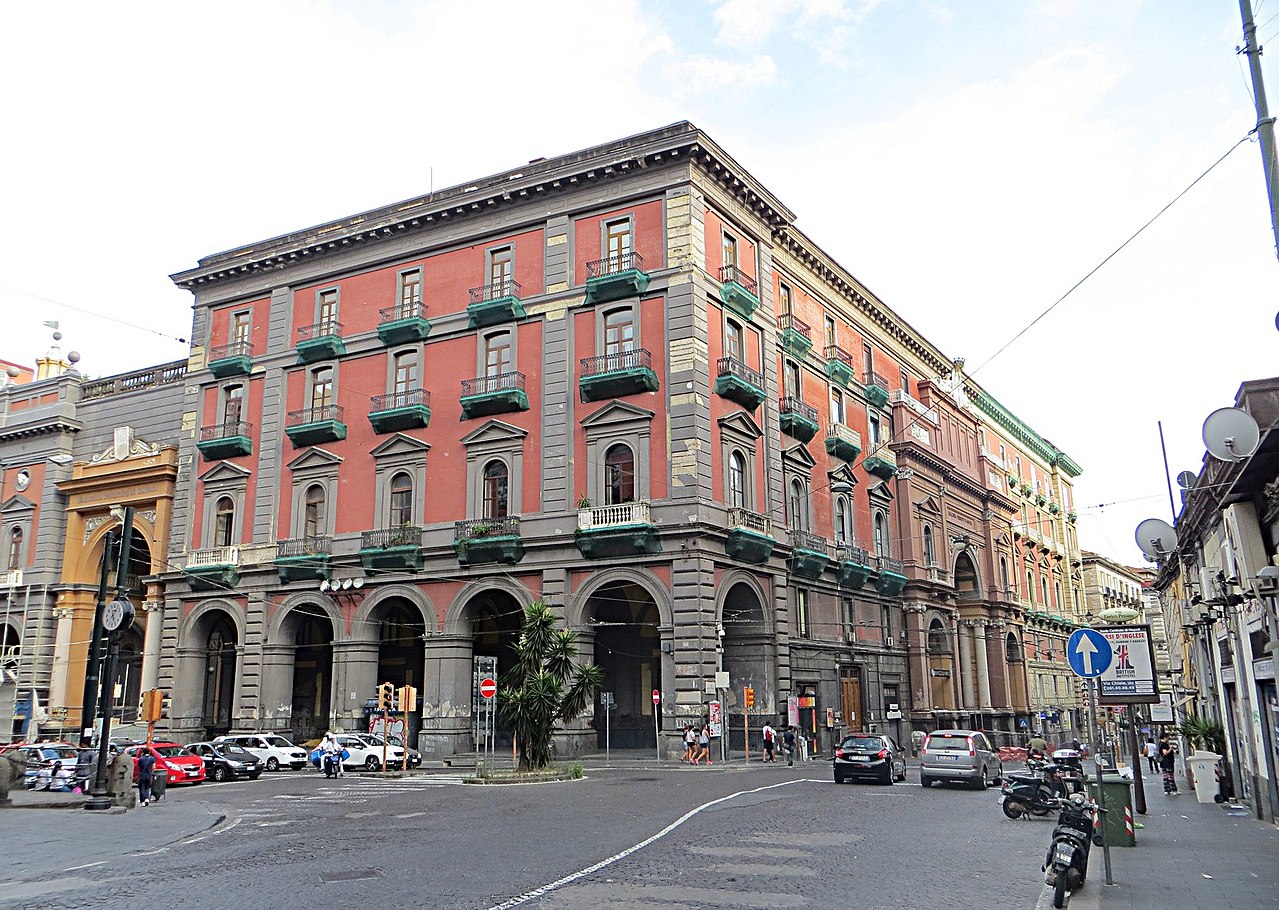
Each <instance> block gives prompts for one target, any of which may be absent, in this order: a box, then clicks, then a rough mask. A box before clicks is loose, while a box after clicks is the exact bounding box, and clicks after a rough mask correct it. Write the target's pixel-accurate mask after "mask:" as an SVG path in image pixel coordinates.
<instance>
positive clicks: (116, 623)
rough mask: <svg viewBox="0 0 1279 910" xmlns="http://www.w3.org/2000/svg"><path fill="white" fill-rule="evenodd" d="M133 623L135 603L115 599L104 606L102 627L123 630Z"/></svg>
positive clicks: (108, 629) (112, 630)
mask: <svg viewBox="0 0 1279 910" xmlns="http://www.w3.org/2000/svg"><path fill="white" fill-rule="evenodd" d="M131 625H133V604H131V603H129V601H127V600H121V599H117V600H113V601H111V603H109V604H107V605H106V606H105V607H103V608H102V628H104V629H106V630H107V631H108V632H123V631H124V630H125V629H127V628H129V626H131Z"/></svg>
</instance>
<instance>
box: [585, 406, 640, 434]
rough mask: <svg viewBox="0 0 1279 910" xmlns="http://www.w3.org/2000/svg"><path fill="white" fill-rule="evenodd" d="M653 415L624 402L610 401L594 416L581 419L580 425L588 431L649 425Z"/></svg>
mask: <svg viewBox="0 0 1279 910" xmlns="http://www.w3.org/2000/svg"><path fill="white" fill-rule="evenodd" d="M654 416H655V415H654V413H653V412H652V411H650V410H648V409H647V408H641V407H638V406H636V405H633V404H627V403H626V402H624V401H611V402H609V403H608V404H606V405H604V407H602V408H600V409H599V410H598V411H596V412H595V413H594V414H591V415H589V416H587V417H583V418H582V420H581V424H582V426H583V427H585V428H586V429H588V430H591V429H599V428H601V427H612V426H614V425H616V424H623V423H636V422H643V423H651V422H652V420H653V417H654Z"/></svg>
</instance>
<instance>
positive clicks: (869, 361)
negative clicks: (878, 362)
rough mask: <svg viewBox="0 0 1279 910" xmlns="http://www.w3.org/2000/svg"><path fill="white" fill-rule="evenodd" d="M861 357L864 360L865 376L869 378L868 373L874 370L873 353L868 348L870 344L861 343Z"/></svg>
mask: <svg viewBox="0 0 1279 910" xmlns="http://www.w3.org/2000/svg"><path fill="white" fill-rule="evenodd" d="M862 357H863V359H865V361H866V378H868V379H869V378H870V374H871V373H873V372H875V353H874V351H872V350H871V349H870V345H869V344H866V343H863V344H862Z"/></svg>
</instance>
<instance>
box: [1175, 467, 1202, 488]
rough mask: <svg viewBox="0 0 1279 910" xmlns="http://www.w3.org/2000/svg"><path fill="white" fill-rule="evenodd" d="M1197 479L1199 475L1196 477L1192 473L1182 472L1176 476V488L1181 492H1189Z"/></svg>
mask: <svg viewBox="0 0 1279 910" xmlns="http://www.w3.org/2000/svg"><path fill="white" fill-rule="evenodd" d="M1198 479H1199V475H1197V474H1196V473H1195V472H1194V471H1182V472H1181V473H1180V474H1178V475H1177V486H1179V487H1181V488H1182V489H1183V490H1189V489H1190V488H1191V487H1193V486H1194V485H1195V481H1196V480H1198Z"/></svg>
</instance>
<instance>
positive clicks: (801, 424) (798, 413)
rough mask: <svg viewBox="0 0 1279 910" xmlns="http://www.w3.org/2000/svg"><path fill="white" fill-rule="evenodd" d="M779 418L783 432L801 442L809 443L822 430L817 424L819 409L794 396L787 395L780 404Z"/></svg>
mask: <svg viewBox="0 0 1279 910" xmlns="http://www.w3.org/2000/svg"><path fill="white" fill-rule="evenodd" d="M778 416H779V418H780V419H781V424H782V432H783V433H785V434H786V435H787V436H790V437H791V438H792V439H798V440H799V441H800V442H808V441H809V440H810V439H812V438H813V437H814V436H816V435H817V431H818V430H820V429H821V425H820V424H818V422H817V409H816V408H814V407H811V406H810V405H806V404H804V402H803V401H801V400H800V399H799V398H797V397H795V396H794V395H787V396H786V397H784V398H783V399H782V400H781V401H780V402H779V403H778Z"/></svg>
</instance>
